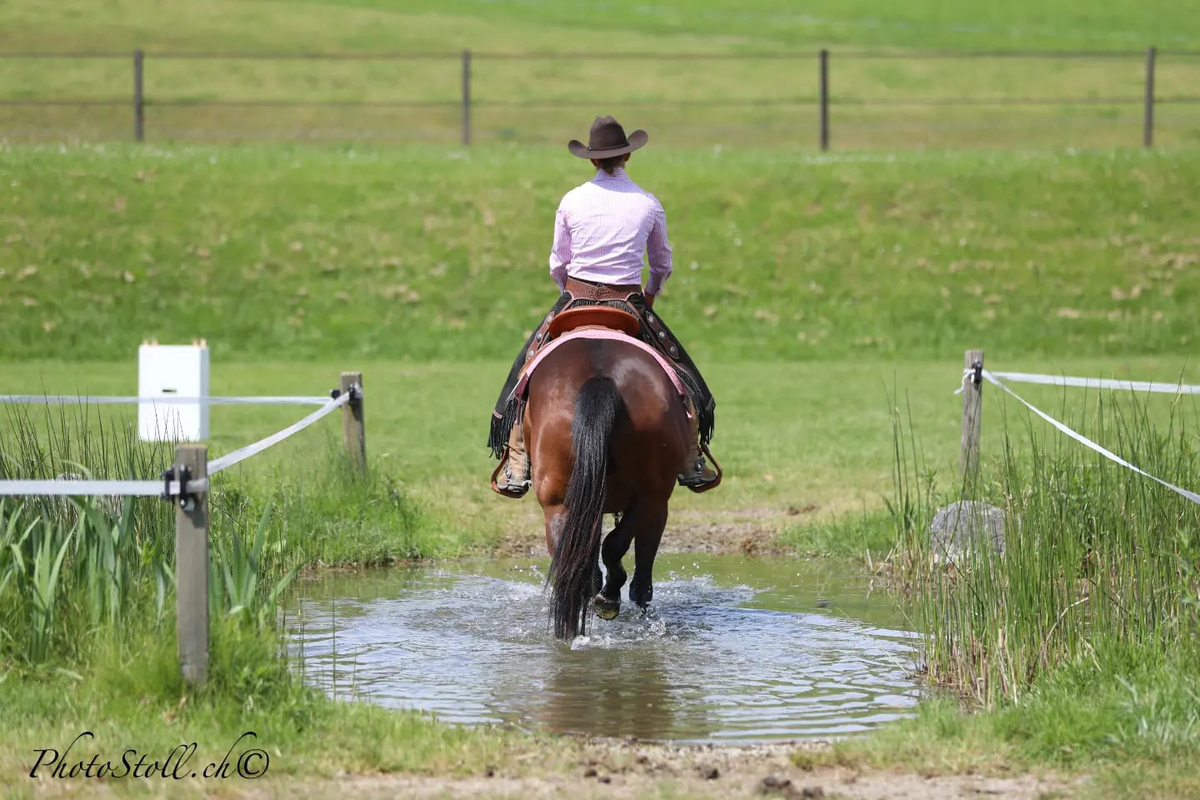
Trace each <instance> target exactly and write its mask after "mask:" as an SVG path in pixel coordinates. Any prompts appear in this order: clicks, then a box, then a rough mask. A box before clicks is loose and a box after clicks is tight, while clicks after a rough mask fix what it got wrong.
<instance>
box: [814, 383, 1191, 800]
mask: <svg viewBox="0 0 1200 800" xmlns="http://www.w3.org/2000/svg"><path fill="white" fill-rule="evenodd" d="M1196 410H1197V409H1196V406H1195V405H1194V404H1192V403H1187V402H1183V401H1182V398H1176V399H1174V400H1172V401H1171V402H1170V403H1169V408H1168V411H1167V416H1166V417H1165V418H1163V417H1162V416H1158V415H1154V414H1153V412H1151V410H1150V408H1149V406H1148V404H1146V403H1145V398H1144V396H1130V395H1128V394H1122V393H1118V394H1115V395H1114V394H1108V393H1105V394H1101V395H1100V396H1098V397H1092V398H1090V399H1085V400H1084V401H1082V402H1077V403H1075V404H1072V405H1070V406H1069V405H1068V404H1067V403H1065V402H1064V403H1063V407H1062V408H1060V409H1058V410H1057V413H1058V414H1060V415H1061V416H1062V417H1063V418H1065V419H1066V420H1067V421H1068V423H1069V424H1070V425H1071V426H1072V427H1073V428H1075V429H1077V430H1082V431H1084V432H1086V433H1088V434H1089V435H1091V436H1093V437H1095V438H1097V439H1104V440H1107V441H1108V442H1109V446H1110V447H1112V449H1114V450H1116V451H1117V452H1119V453H1121V454H1122V455H1123V456H1125V457H1126V458H1128V459H1130V460H1131V461H1133V462H1134V463H1137V464H1139V465H1142V466H1143V467H1146V468H1147V469H1149V470H1150V471H1151V472H1153V473H1154V474H1156V475H1160V476H1164V477H1165V478H1166V479H1167V480H1169V481H1171V482H1173V483H1176V484H1180V485H1183V486H1186V487H1194V486H1196V485H1197V480H1198V476H1197V469H1198V468H1200V439H1197V437H1196V435H1195V433H1194V432H1193V431H1194V429H1195V425H1196V422H1197V417H1196ZM1007 411H1008V410H1007V409H1005V410H1004V412H1002V414H1001V417H1002V418H1001V420H1000V421H999V424H998V425H997V427H998V428H1000V431H1001V433H1002V435H1003V442H1002V446H1001V449H1000V452H999V453H998V454H995V455H993V457H991V458H988V459H985V462H984V466H983V469H982V471H981V474H980V478H979V480H978V481H969V482H967V484H966V485H965V486H964V485H963V484H962V483H960V482H958V481H953V480H952V481H950V482H949V485H947V481H946V480H945V478H944V477H943V478H941V479H940V480H939V478H938V476H937V474H936V473H935V472H934V471H932V470H930V469H929V468H928V466H929V465H928V463H927V462H926V459H925V456H924V455H923V454H922V453H921V452H919V448H920V437H919V434H918V431H919V429H920V425H919V424H918V423H917V422H916V421H914V418H913V416H912V415H911V414H910V415H908V417H907V419H906V420H905V422H904V423H903V424H900V423H899V422H898V423H897V425H896V428H895V430H896V434H895V435H896V445H895V451H894V452H895V453H896V458H897V469H896V480H897V484H896V487H895V491H894V494H893V497H892V499H891V502H890V505H889V511H890V515H883V514H875V515H870V516H864V517H863V518H862V519H861V520H857V521H856V520H849V521H843V522H842V523H841V524H838V525H834V526H830V530H829V531H828V532H826V531H823V530H822V529H821V528H820V527H817V528H816V529H815V532H807V531H801V532H799V533H797V534H794V535H793V540H795V541H797V542H798V543H800V544H801V546H803V543H805V542H806V541H808V542H815V543H818V544H822V543H824V542H825V541H834V542H836V541H838V539H837V537H838V535H841V536H842V537H843V538H844V539H845V540H850V541H854V542H858V547H859V548H860V549H861V548H863V547H866V546H868V545H872V544H873V547H874V549H875V552H876V553H879V552H882V551H886V550H887V549H888V548H891V554H892V558H891V565H892V575H893V577H894V579H895V583H896V584H897V585H899V586H901V587H903V588H904V590H905V591H906V592H908V593H909V602H910V605H911V607H912V608H913V613H914V618H915V619H916V620H917V624H918V627H919V629H920V630H921V631H922V633H923V637H924V652H923V672H924V673H925V675H926V677H927V679H928V680H929V682H930V683H931V684H932V685H933V686H934V687H937V688H940V689H942V690H943V692H942V695H941V697H940V698H939V699H935V700H934V701H932V702H927V703H925V704H923V706H922V707H921V709H920V712H919V714H918V715H917V716H916V717H915V718H914V719H911V720H908V721H905V722H902V723H900V724H898V725H895V726H889V727H888V728H885V729H883V730H881V731H879V732H877V733H875V734H873V735H872V736H870V737H866V738H864V739H859V740H852V741H847V742H844V743H840V744H839V745H837V746H836V747H835V748H834V749H833V750H832V751H830V752H826V753H818V754H805V753H801V754H799V755H798V756H797V763H799V764H801V765H802V766H815V765H817V764H826V763H839V764H844V765H873V766H890V765H893V764H897V763H899V764H905V765H907V766H908V767H909V768H910V769H916V770H918V771H920V772H922V773H925V774H934V773H943V772H983V773H988V774H1010V773H1014V772H1026V771H1030V770H1046V769H1051V770H1055V771H1057V772H1059V773H1061V774H1063V775H1065V776H1067V777H1071V778H1073V779H1076V780H1078V783H1077V789H1078V794H1079V795H1080V796H1097V797H1182V796H1192V795H1194V794H1195V793H1196V792H1197V791H1198V790H1200V769H1198V768H1197V767H1196V758H1195V754H1196V752H1197V751H1198V750H1200V684H1198V683H1197V680H1196V675H1197V674H1200V649H1198V647H1197V642H1198V641H1200V635H1198V634H1200V539H1197V536H1196V531H1197V529H1198V516H1200V512H1197V510H1196V506H1195V505H1194V504H1191V503H1189V502H1187V501H1185V500H1184V499H1182V498H1180V497H1178V496H1177V495H1175V494H1173V493H1171V492H1169V491H1168V490H1167V489H1165V488H1163V487H1160V486H1158V485H1156V484H1154V483H1152V482H1150V481H1146V480H1139V479H1136V478H1132V477H1131V476H1130V475H1129V473H1128V472H1126V471H1124V470H1123V468H1120V467H1118V466H1116V465H1114V464H1112V463H1111V462H1108V461H1105V460H1103V459H1100V458H1099V457H1093V456H1089V455H1084V454H1082V453H1081V452H1080V449H1079V447H1078V446H1077V445H1076V444H1075V443H1073V442H1070V441H1068V440H1066V439H1065V437H1061V436H1058V435H1057V434H1056V433H1054V432H1053V431H1050V430H1048V429H1047V428H1046V427H1045V426H1044V425H1042V424H1041V423H1040V422H1037V421H1033V420H1030V419H1029V418H1028V417H1026V416H1025V415H1024V414H1020V415H1018V414H1012V415H1011V417H1009V416H1008V414H1007ZM1161 411H1162V409H1159V412H1161ZM964 492H965V494H966V496H967V497H978V498H981V499H985V500H987V501H989V502H991V503H993V504H996V505H1000V506H1002V507H1003V508H1004V509H1005V512H1006V517H1007V519H1006V526H1005V532H1006V539H1007V543H1006V544H1007V546H1006V548H1005V550H1004V552H1003V553H1002V554H996V553H993V552H992V551H991V549H990V548H989V547H977V548H975V549H973V550H971V551H969V552H968V553H966V554H963V555H958V556H955V557H954V558H953V564H951V565H947V564H944V563H939V562H938V561H936V560H931V555H932V551H933V545H931V544H930V543H929V537H928V534H927V533H926V531H927V529H928V525H929V521H930V517H931V514H932V511H933V509H934V508H936V507H937V506H938V505H941V504H942V503H945V502H947V501H948V500H952V499H955V498H956V497H960V496H962V495H963V493H964ZM889 516H890V519H889V518H888V517H889ZM849 546H850V547H851V548H853V545H849Z"/></svg>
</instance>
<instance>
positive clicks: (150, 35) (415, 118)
mask: <svg viewBox="0 0 1200 800" xmlns="http://www.w3.org/2000/svg"><path fill="white" fill-rule="evenodd" d="M583 9H584V6H583V4H580V3H566V4H563V3H550V2H538V3H522V4H517V5H513V4H494V3H484V2H475V1H467V2H453V3H444V2H431V0H422V1H421V2H416V3H413V2H405V3H398V2H353V3H351V2H302V3H280V2H278V1H276V2H262V1H261V0H255V1H251V2H239V1H237V0H217V2H210V3H206V4H205V6H204V7H203V8H199V7H196V6H195V5H194V4H187V3H183V2H180V0H170V1H169V2H160V3H153V4H150V3H146V2H140V1H139V0H114V2H110V3H106V4H103V5H96V4H94V3H87V2H81V0H67V2H65V3H61V4H56V5H55V12H54V14H53V15H50V14H48V13H47V10H46V7H45V6H44V5H42V4H37V3H32V2H29V1H28V0H17V1H15V2H9V3H7V4H5V5H4V6H3V7H0V52H3V51H10V52H11V51H30V50H44V51H55V52H71V51H74V52H79V51H84V52H95V51H97V50H101V51H115V52H117V53H119V54H121V55H120V56H119V57H117V58H109V59H96V58H83V59H80V58H74V59H62V60H54V61H37V60H13V59H0V82H2V83H3V84H4V85H5V86H7V87H9V88H8V89H7V90H6V95H7V96H9V97H17V98H41V99H48V98H49V99H57V100H78V99H92V100H97V99H103V100H114V101H117V103H118V105H116V106H113V107H92V108H82V107H74V106H61V107H55V106H48V107H40V108H33V107H8V108H0V125H2V127H3V130H4V131H5V133H4V135H5V136H6V137H8V138H9V139H10V140H14V141H24V140H29V139H44V138H50V139H52V140H61V139H71V138H73V137H80V138H83V139H86V140H124V139H129V138H130V137H131V136H132V118H131V111H130V109H129V107H128V105H127V101H128V99H129V98H130V96H131V93H132V86H131V77H130V76H131V66H130V59H129V57H127V56H125V55H124V54H125V53H129V52H131V51H132V50H133V49H134V48H137V47H141V48H145V49H146V50H147V51H148V52H149V53H150V55H149V56H148V60H147V67H146V85H145V89H146V97H147V100H148V103H149V107H148V109H147V113H146V133H147V136H148V137H149V138H150V139H151V140H155V141H167V140H201V141H226V140H230V139H233V140H254V139H268V140H279V139H287V138H293V139H302V140H308V139H311V138H317V139H322V140H334V141H362V140H371V139H374V140H388V141H424V142H430V141H435V142H457V141H458V139H459V123H460V120H459V113H460V112H459V107H458V105H459V100H460V91H461V89H460V81H461V75H460V70H461V67H460V64H459V61H458V53H459V52H460V51H461V50H462V49H465V48H470V49H472V50H473V51H476V52H477V53H478V55H477V56H476V58H475V60H474V68H473V70H472V98H473V100H474V101H475V104H476V107H475V109H474V111H473V122H474V140H475V141H476V142H523V143H538V144H548V143H554V144H556V145H559V146H561V143H564V142H565V141H566V140H567V138H568V137H571V136H578V135H580V132H581V130H582V129H583V126H584V125H585V124H586V123H587V121H588V120H589V119H590V118H591V116H592V114H593V113H594V112H595V113H599V112H601V111H602V110H607V111H608V112H610V113H615V114H617V115H618V117H620V118H621V119H623V120H626V121H629V122H631V123H633V124H636V125H637V126H640V127H646V128H648V129H650V131H651V133H652V134H653V135H654V137H655V139H654V140H655V142H656V143H657V144H659V145H661V144H668V145H689V146H711V145H712V144H718V143H719V144H723V145H725V146H730V145H733V146H738V145H742V146H746V145H764V144H766V145H772V146H786V147H791V148H796V147H802V148H804V149H812V148H815V147H816V141H817V138H816V137H817V126H818V120H817V109H816V107H815V105H814V104H813V103H814V99H815V97H816V96H817V92H818V89H817V69H816V52H817V50H818V49H819V48H820V47H823V46H827V47H831V48H832V50H833V53H834V55H833V60H832V63H831V84H830V85H831V91H832V93H833V94H832V96H833V101H834V104H835V105H834V110H833V114H832V120H831V123H832V131H833V136H832V142H833V146H834V148H846V149H861V148H864V147H866V148H871V147H875V148H878V147H887V148H892V149H909V148H913V147H972V148H979V147H992V148H997V147H1010V146H1014V145H1016V146H1020V147H1066V146H1090V147H1116V146H1127V147H1132V146H1137V145H1138V144H1140V142H1141V107H1140V97H1141V93H1142V82H1143V80H1144V74H1143V66H1142V56H1141V53H1142V52H1143V51H1144V49H1145V48H1146V47H1147V46H1149V45H1152V44H1154V45H1157V46H1158V47H1160V48H1161V49H1163V53H1162V55H1161V57H1160V66H1159V69H1158V74H1157V78H1156V83H1157V87H1158V96H1159V97H1160V98H1164V99H1169V98H1179V97H1186V96H1190V95H1192V94H1194V93H1193V92H1192V90H1191V87H1193V86H1194V85H1195V84H1196V82H1197V80H1200V58H1196V57H1194V56H1188V55H1183V54H1182V53H1181V51H1185V50H1187V49H1189V48H1191V49H1193V50H1194V49H1195V48H1196V47H1197V43H1198V42H1200V38H1198V37H1197V36H1196V35H1195V34H1194V33H1192V27H1191V26H1190V25H1189V24H1188V23H1189V21H1190V19H1191V16H1192V15H1193V13H1192V12H1193V11H1194V9H1189V8H1188V5H1187V4H1186V3H1174V4H1172V3H1167V2H1163V1H1162V0H1159V2H1156V3H1153V4H1151V5H1150V6H1147V5H1146V4H1139V3H1134V2H1132V0H1122V2H1113V1H1112V0H1109V2H1102V3H1093V4H1090V5H1089V6H1088V8H1087V10H1086V13H1085V12H1083V11H1081V10H1080V9H1079V8H1077V7H1076V6H1075V5H1073V4H1072V3H1069V2H1066V1H1065V0H1063V1H1062V2H1056V3H1053V4H1045V3H1035V2H1032V0H1021V2H1017V3H1008V4H997V3H991V4H980V3H975V4H952V5H947V4H944V3H937V2H931V1H930V0H924V1H923V2H919V3H910V4H904V5H898V6H895V7H894V8H893V7H883V6H880V5H879V4H878V3H871V2H867V1H866V0H859V1H858V2H854V3H849V4H843V3H836V2H833V1H832V0H821V2H819V3H815V4H813V3H809V4H806V5H805V6H804V7H803V8H802V9H798V8H795V7H793V6H792V5H790V4H787V3H781V2H779V0H763V1H762V2H758V3H753V4H746V3H735V2H732V0H717V1H714V0H706V2H675V3H667V4H650V5H648V4H644V3H635V2H632V0H620V2H617V3H615V4H609V5H608V6H606V7H605V13H603V14H596V13H590V14H589V13H585V12H584V10H583ZM585 20H586V21H585ZM981 49H982V50H992V49H1007V50H1021V51H1029V50H1047V49H1059V50H1062V49H1066V50H1071V51H1081V50H1082V51H1114V50H1116V51H1121V52H1123V53H1125V54H1127V57H1121V58H1111V57H1103V58H1093V59H1086V60H1064V59H1057V58H1050V59H1046V58H1021V59H1012V58H1005V59H995V58H985V59H968V60H964V59H958V58H955V59H937V58H933V59H930V58H924V57H913V56H920V54H921V53H922V52H924V51H929V50H941V51H954V52H961V51H969V50H981ZM181 51H182V52H202V53H213V52H218V53H221V52H224V53H229V52H237V53H250V54H263V53H307V52H313V51H320V52H350V53H380V52H386V53H413V52H416V53H430V52H434V53H439V54H442V55H444V56H445V57H444V58H434V59H429V58H422V59H416V60H402V61H362V60H358V61H306V60H291V61H271V60H260V59H234V60H230V59H201V60H194V59H193V60H178V59H168V58H162V57H158V55H159V54H164V53H166V54H170V53H179V52H181ZM864 51H866V52H869V53H879V52H887V53H888V54H891V55H897V54H901V55H905V56H906V58H904V59H896V58H887V59H882V60H872V59H862V58H856V57H855V56H854V54H855V53H861V52H864ZM1172 51H1174V52H1172ZM514 52H518V53H519V52H540V53H547V52H550V53H567V54H578V53H586V54H590V55H593V56H594V55H597V54H601V55H603V54H613V53H619V54H655V55H658V54H668V55H670V54H680V53H690V54H696V53H701V54H715V55H720V56H737V55H743V56H751V57H749V58H736V59H729V58H722V59H719V60H686V61H679V60H653V59H645V58H637V57H630V56H628V55H621V56H617V57H612V58H600V59H597V58H591V59H588V60H582V61H581V60H577V59H562V58H559V59H534V60H530V59H512V58H489V57H488V55H489V54H495V53H500V54H512V53H514ZM764 53H771V54H784V55H785V56H786V57H784V58H766V59H764V58H758V57H754V56H761V55H762V54H764ZM614 75H620V76H622V77H623V79H622V80H621V81H620V82H619V83H618V84H615V85H614V80H613V76H614ZM581 87H588V89H587V90H586V91H581ZM592 87H612V88H607V89H603V90H597V89H594V88H592ZM964 97H965V98H972V99H975V100H979V99H981V98H985V97H986V98H1006V99H1010V100H1011V99H1015V98H1023V97H1034V98H1042V99H1046V98H1071V99H1073V100H1074V101H1075V103H1074V104H1073V105H1065V106H1064V105H1057V104H1051V105H1027V106H988V107H985V106H978V105H974V106H966V107H963V106H958V107H949V106H914V105H906V104H899V105H896V104H894V103H893V104H891V105H879V104H878V101H880V100H881V99H882V100H885V101H888V100H890V101H895V100H912V99H914V98H932V99H935V100H946V99H950V98H964ZM211 100H222V101H226V102H229V101H247V100H258V101H262V100H275V101H278V100H290V101H297V100H308V101H313V100H318V101H338V102H346V101H351V102H355V101H369V102H373V103H379V102H396V101H403V102H408V101H413V102H417V103H419V104H423V105H418V106H414V107H390V108H389V107H378V106H377V107H346V106H337V107H331V108H311V107H309V108H280V107H268V108H255V107H252V106H251V107H244V106H232V107H229V106H226V107H220V106H196V105H188V104H195V103H197V102H200V101H211ZM864 100H865V101H868V104H867V105H866V106H865V107H864V106H863V105H862V101H864ZM871 101H876V102H874V103H872V102H871ZM764 102H768V103H775V105H769V106H763V105H761V103H764ZM704 103H715V104H716V105H712V106H707V107H706V106H704V105H703V104H704ZM429 104H433V105H429ZM1192 109H1193V106H1192V105H1188V104H1171V105H1163V106H1161V107H1160V109H1159V113H1158V134H1157V141H1158V142H1159V143H1160V144H1170V143H1181V142H1190V143H1195V142H1197V141H1200V128H1198V127H1197V124H1196V119H1195V117H1196V115H1195V114H1194V113H1192Z"/></svg>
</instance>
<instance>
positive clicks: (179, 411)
mask: <svg viewBox="0 0 1200 800" xmlns="http://www.w3.org/2000/svg"><path fill="white" fill-rule="evenodd" d="M138 396H139V397H142V398H146V397H197V398H203V399H205V400H207V399H208V345H206V344H203V343H201V344H192V345H158V344H143V345H142V346H141V347H139V348H138ZM138 438H140V439H141V440H142V441H143V442H166V441H185V442H199V441H203V440H204V439H207V438H208V403H203V402H201V403H139V404H138Z"/></svg>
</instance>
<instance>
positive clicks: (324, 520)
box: [0, 406, 420, 668]
mask: <svg viewBox="0 0 1200 800" xmlns="http://www.w3.org/2000/svg"><path fill="white" fill-rule="evenodd" d="M71 409H72V410H70V411H68V410H67V407H65V406H64V407H59V408H58V409H54V410H52V409H50V408H45V409H44V410H42V411H40V412H39V411H29V410H27V409H26V408H25V407H21V406H9V407H7V408H6V409H5V410H4V412H3V415H2V416H0V421H2V422H3V424H2V426H0V480H3V479H18V478H35V479H55V478H67V477H82V476H87V477H95V478H111V479H147V478H154V477H155V476H157V475H159V474H160V473H161V472H162V470H163V469H165V468H166V467H167V466H169V465H170V463H171V461H172V457H173V454H174V447H173V445H172V444H171V443H149V444H148V443H143V442H141V441H139V440H138V438H137V433H136V430H135V429H134V427H133V425H132V424H129V423H128V422H125V423H122V422H120V421H113V418H112V417H106V416H105V415H104V414H103V413H101V412H99V411H97V410H95V409H88V408H85V407H81V406H77V407H71ZM337 457H338V454H331V456H330V459H333V458H337ZM341 458H344V456H341ZM330 459H324V460H321V459H317V460H306V461H307V463H308V464H309V466H307V467H305V468H301V469H300V470H298V474H297V475H294V476H291V479H290V480H288V479H287V478H286V476H283V475H280V474H276V475H275V476H274V479H273V480H271V481H268V482H265V483H263V482H259V483H255V482H253V481H247V480H245V479H243V478H242V477H241V476H231V477H230V478H221V479H219V480H218V481H217V483H216V484H215V485H214V488H213V490H212V491H211V492H210V494H209V512H210V520H211V527H210V531H209V543H210V563H209V576H210V579H209V612H210V618H211V619H212V620H214V622H215V624H217V625H224V624H232V625H235V626H242V627H245V628H246V629H247V630H251V631H256V632H270V631H275V630H276V629H277V619H278V615H277V608H278V602H279V599H280V597H281V595H282V593H283V591H284V590H285V589H286V588H287V586H288V585H289V584H290V582H291V581H292V579H293V578H294V577H295V575H296V574H297V572H298V571H299V570H300V569H301V568H302V567H303V566H304V565H306V564H309V563H312V562H314V561H320V560H334V561H345V560H384V559H385V558H391V557H411V556H414V555H419V554H420V548H419V547H418V543H417V542H416V540H415V539H414V534H413V526H414V520H415V517H414V512H413V511H412V509H411V508H410V506H409V504H408V503H407V502H406V501H405V499H404V498H403V497H402V496H401V495H400V494H399V492H398V491H397V490H395V489H394V488H391V482H390V481H389V480H388V479H387V477H386V476H380V475H374V476H372V477H369V478H366V479H363V478H360V477H357V476H353V475H350V474H348V471H347V470H345V469H342V468H341V467H343V466H344V465H343V464H340V463H332V464H331V463H329V461H330ZM364 542H365V543H366V544H367V545H369V547H366V546H365V545H364ZM363 552H366V553H367V554H368V558H367V559H363V558H362V553H363ZM174 593H175V511H174V507H173V506H172V505H171V504H170V503H164V502H162V501H161V500H159V499H157V498H153V497H125V498H120V497H99V498H62V497H10V498H0V664H5V663H10V664H17V665H24V666H26V667H31V668H38V667H39V666H40V665H44V664H51V665H57V666H63V665H72V664H82V663H86V662H87V661H88V660H89V659H90V658H91V657H92V656H93V655H95V654H96V653H100V652H111V648H112V647H113V646H116V647H118V649H119V648H120V647H121V645H122V643H123V642H126V643H131V646H133V647H140V646H142V645H144V641H140V640H138V638H137V636H133V635H132V634H131V633H130V632H131V631H138V632H140V633H141V634H142V635H143V638H144V634H146V633H149V634H150V635H151V636H155V635H160V634H163V633H166V634H168V635H169V634H170V633H171V632H172V631H173V628H174V620H173V610H174Z"/></svg>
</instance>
